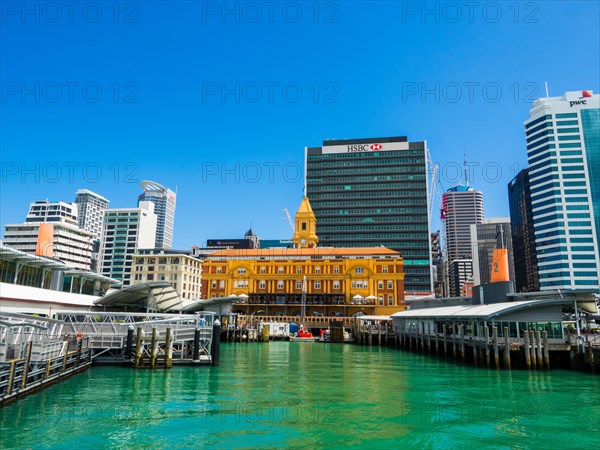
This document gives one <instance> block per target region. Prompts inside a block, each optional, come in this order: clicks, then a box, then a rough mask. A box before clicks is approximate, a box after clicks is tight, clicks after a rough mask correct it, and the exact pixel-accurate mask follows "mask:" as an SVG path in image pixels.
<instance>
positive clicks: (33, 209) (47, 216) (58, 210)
mask: <svg viewBox="0 0 600 450" xmlns="http://www.w3.org/2000/svg"><path fill="white" fill-rule="evenodd" d="M77 217H78V216H77V205H76V204H75V203H67V202H63V201H59V202H50V201H48V200H39V201H36V202H33V203H31V204H30V205H29V212H28V213H27V217H26V218H25V222H27V223H37V222H52V223H54V222H62V223H68V224H70V225H78V220H77Z"/></svg>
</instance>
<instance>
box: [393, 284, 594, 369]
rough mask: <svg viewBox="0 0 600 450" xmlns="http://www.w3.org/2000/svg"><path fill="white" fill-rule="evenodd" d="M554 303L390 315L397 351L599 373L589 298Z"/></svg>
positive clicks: (548, 298) (547, 299)
mask: <svg viewBox="0 0 600 450" xmlns="http://www.w3.org/2000/svg"><path fill="white" fill-rule="evenodd" d="M514 296H515V297H517V294H515V295H514ZM520 296H521V297H524V298H527V295H524V294H520ZM537 296H538V297H539V296H540V295H539V294H537ZM557 297H558V298H557ZM557 297H555V296H554V295H553V294H552V293H549V294H544V298H543V299H535V300H517V301H511V302H501V303H492V304H483V305H457V306H445V307H425V308H416V309H410V310H406V311H402V312H399V313H396V314H393V315H392V319H393V327H394V333H395V334H396V336H397V345H398V346H399V347H401V348H403V349H406V350H410V351H417V352H423V353H429V354H432V355H436V356H440V357H446V358H450V359H453V360H456V361H460V362H467V363H471V364H474V365H477V366H482V367H487V368H495V369H512V368H524V369H530V370H547V369H550V368H552V367H565V368H572V369H579V370H589V371H592V372H599V369H600V361H599V358H600V334H598V333H594V332H592V331H598V330H592V329H591V327H590V324H591V321H590V318H591V317H593V316H594V315H595V314H597V307H596V303H595V299H594V295H593V293H591V292H579V293H569V294H568V293H565V292H563V293H562V294H561V295H559V296H557ZM571 317H573V318H575V320H570V319H571Z"/></svg>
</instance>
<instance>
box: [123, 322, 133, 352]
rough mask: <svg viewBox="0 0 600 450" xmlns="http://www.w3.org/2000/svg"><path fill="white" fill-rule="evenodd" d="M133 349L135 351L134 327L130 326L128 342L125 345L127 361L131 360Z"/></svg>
mask: <svg viewBox="0 0 600 450" xmlns="http://www.w3.org/2000/svg"><path fill="white" fill-rule="evenodd" d="M132 349H133V326H132V325H129V328H127V341H126V344H125V359H131V352H132Z"/></svg>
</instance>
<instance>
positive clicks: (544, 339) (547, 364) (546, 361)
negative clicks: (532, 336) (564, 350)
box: [542, 331, 550, 370]
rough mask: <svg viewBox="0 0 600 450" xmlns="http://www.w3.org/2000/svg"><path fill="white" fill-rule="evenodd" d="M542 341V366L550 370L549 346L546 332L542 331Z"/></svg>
mask: <svg viewBox="0 0 600 450" xmlns="http://www.w3.org/2000/svg"><path fill="white" fill-rule="evenodd" d="M542 343H543V346H544V347H543V351H544V367H545V368H546V370H550V348H549V347H548V332H547V331H542Z"/></svg>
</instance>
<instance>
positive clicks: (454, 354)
mask: <svg viewBox="0 0 600 450" xmlns="http://www.w3.org/2000/svg"><path fill="white" fill-rule="evenodd" d="M456 334H457V333H456V324H455V323H454V322H452V357H453V358H454V359H456V357H457V355H458V352H457V351H456Z"/></svg>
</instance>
